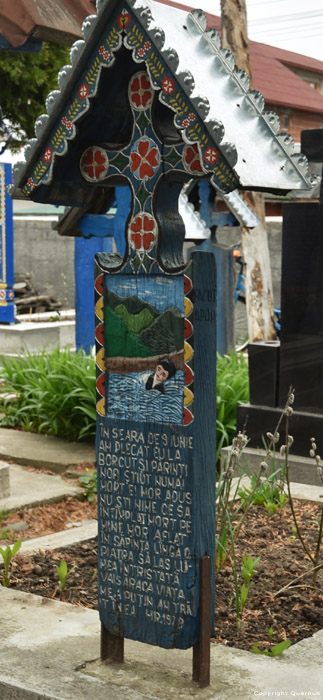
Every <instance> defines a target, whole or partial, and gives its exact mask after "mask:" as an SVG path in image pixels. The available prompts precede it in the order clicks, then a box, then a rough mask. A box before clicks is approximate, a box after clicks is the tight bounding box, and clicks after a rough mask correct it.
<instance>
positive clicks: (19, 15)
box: [0, 0, 95, 47]
mask: <svg viewBox="0 0 323 700" xmlns="http://www.w3.org/2000/svg"><path fill="white" fill-rule="evenodd" d="M93 12H95V0H37V1H36V0H1V7H0V31H1V34H2V35H3V36H4V37H5V39H6V40H7V41H8V42H9V44H11V46H14V47H18V46H22V45H23V44H24V43H25V42H26V40H27V38H28V37H29V36H33V37H35V38H37V39H44V40H45V41H53V42H56V43H62V44H67V45H71V44H72V43H73V41H76V40H77V39H80V38H81V37H82V31H81V27H82V22H83V20H84V19H85V17H86V16H87V15H90V14H92V13H93Z"/></svg>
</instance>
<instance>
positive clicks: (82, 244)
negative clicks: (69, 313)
mask: <svg viewBox="0 0 323 700" xmlns="http://www.w3.org/2000/svg"><path fill="white" fill-rule="evenodd" d="M130 202H131V192H130V189H129V188H128V187H116V201H115V206H116V213H115V216H114V217H113V218H111V219H110V218H109V219H108V218H107V217H106V216H104V215H102V216H101V215H96V216H95V215H89V214H86V215H85V216H84V217H82V219H81V220H80V222H79V224H78V225H79V229H80V231H82V233H83V235H84V237H85V238H75V252H74V274H75V343H76V348H77V350H80V348H83V349H84V351H85V352H86V353H87V354H88V353H89V352H90V349H91V347H92V346H93V345H94V325H95V324H94V313H93V311H94V297H93V284H94V270H93V259H94V255H95V254H96V253H99V252H105V253H110V252H112V250H113V243H112V237H113V238H114V241H115V245H116V249H117V252H118V253H120V254H121V255H124V252H125V236H124V229H125V223H126V220H127V217H128V215H129V211H130ZM102 222H103V223H102ZM102 229H103V230H104V231H105V234H104V236H103V237H101V232H102Z"/></svg>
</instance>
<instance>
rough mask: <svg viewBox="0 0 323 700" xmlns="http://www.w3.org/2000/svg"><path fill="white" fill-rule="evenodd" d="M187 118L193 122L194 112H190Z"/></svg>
mask: <svg viewBox="0 0 323 700" xmlns="http://www.w3.org/2000/svg"><path fill="white" fill-rule="evenodd" d="M188 118H189V120H190V122H193V121H194V119H195V114H194V112H190V113H189V115H188Z"/></svg>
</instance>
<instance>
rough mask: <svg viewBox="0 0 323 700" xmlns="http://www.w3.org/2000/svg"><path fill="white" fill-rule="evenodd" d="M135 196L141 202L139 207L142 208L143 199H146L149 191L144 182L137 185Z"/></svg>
mask: <svg viewBox="0 0 323 700" xmlns="http://www.w3.org/2000/svg"><path fill="white" fill-rule="evenodd" d="M136 197H137V199H138V201H139V202H140V204H141V208H142V209H143V207H144V204H145V201H146V199H147V197H149V192H147V190H146V188H145V185H144V184H142V185H141V186H140V187H139V190H138V192H137V195H136Z"/></svg>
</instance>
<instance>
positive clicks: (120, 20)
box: [117, 10, 131, 29]
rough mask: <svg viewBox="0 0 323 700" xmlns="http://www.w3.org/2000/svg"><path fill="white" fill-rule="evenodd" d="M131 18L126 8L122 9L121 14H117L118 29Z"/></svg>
mask: <svg viewBox="0 0 323 700" xmlns="http://www.w3.org/2000/svg"><path fill="white" fill-rule="evenodd" d="M130 20H131V15H130V14H129V12H127V10H122V12H121V14H120V15H119V16H118V20H117V22H118V25H119V27H120V29H125V28H126V27H127V26H128V24H129V22H130Z"/></svg>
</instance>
